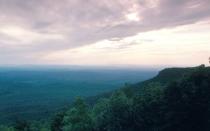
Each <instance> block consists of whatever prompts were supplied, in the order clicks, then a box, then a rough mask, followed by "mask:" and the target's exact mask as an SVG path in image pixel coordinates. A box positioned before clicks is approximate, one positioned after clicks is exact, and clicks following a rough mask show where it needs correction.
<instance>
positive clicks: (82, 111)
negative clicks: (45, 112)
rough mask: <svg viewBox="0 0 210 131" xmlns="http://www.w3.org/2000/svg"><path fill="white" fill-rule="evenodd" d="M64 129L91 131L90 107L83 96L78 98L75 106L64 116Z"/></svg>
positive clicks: (65, 130) (69, 130)
mask: <svg viewBox="0 0 210 131" xmlns="http://www.w3.org/2000/svg"><path fill="white" fill-rule="evenodd" d="M63 125H64V126H63V131H91V130H92V119H91V117H90V114H89V112H88V107H87V105H86V104H85V103H84V101H83V100H82V99H81V98H77V100H76V101H75V103H74V106H73V107H72V108H71V109H70V110H69V111H67V113H66V115H65V116H64V118H63Z"/></svg>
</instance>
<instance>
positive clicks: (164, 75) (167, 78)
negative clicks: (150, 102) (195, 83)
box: [86, 65, 210, 105]
mask: <svg viewBox="0 0 210 131" xmlns="http://www.w3.org/2000/svg"><path fill="white" fill-rule="evenodd" d="M202 67H204V70H205V71H206V72H210V67H205V65H200V66H196V67H186V68H181V67H180V68H177V67H175V68H165V69H163V70H161V71H160V72H159V73H158V74H157V75H156V76H155V77H153V78H151V79H148V80H145V81H142V82H138V83H135V84H129V85H124V87H122V88H130V89H131V90H132V91H133V92H135V93H136V94H138V93H140V92H141V91H142V90H143V89H144V87H147V86H148V85H149V84H151V83H158V84H160V85H162V86H167V85H168V84H169V83H170V82H173V81H178V80H181V79H182V78H183V77H185V76H189V75H190V74H192V73H193V72H194V71H195V70H197V69H198V68H202ZM113 92H114V91H111V92H106V93H102V94H99V95H96V96H93V97H88V98H87V99H86V101H87V102H88V103H89V104H90V105H92V104H94V103H95V102H96V101H97V100H98V99H99V98H103V97H104V98H107V97H110V96H111V95H112V93H113Z"/></svg>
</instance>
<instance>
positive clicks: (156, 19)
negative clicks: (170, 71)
mask: <svg viewBox="0 0 210 131" xmlns="http://www.w3.org/2000/svg"><path fill="white" fill-rule="evenodd" d="M208 57H210V0H0V65H25V64H33V65H37V64H38V65H39V64H41V65H97V66H104V65H109V66H112V65H122V66H196V65H200V64H206V65H208Z"/></svg>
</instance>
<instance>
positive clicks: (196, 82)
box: [0, 66, 210, 131]
mask: <svg viewBox="0 0 210 131" xmlns="http://www.w3.org/2000/svg"><path fill="white" fill-rule="evenodd" d="M177 73H178V74H179V75H177ZM172 74H174V76H172ZM166 76H167V78H166ZM170 78H171V79H170ZM166 79H167V80H166ZM169 79H170V80H169ZM209 94H210V68H209V67H204V66H199V67H195V68H185V69H179V68H173V69H166V70H163V71H161V72H160V73H159V75H158V76H157V77H155V78H153V79H151V80H148V81H145V82H142V83H138V84H134V85H128V84H126V85H125V86H124V87H123V88H121V89H119V90H116V91H114V92H113V93H110V95H107V96H106V97H102V98H100V99H98V100H97V102H95V104H93V105H88V104H87V103H88V101H85V100H83V99H81V98H79V97H78V98H77V99H76V100H75V102H74V104H72V105H71V107H69V108H68V109H67V110H65V111H61V112H58V113H57V114H56V115H55V117H53V118H52V119H51V120H48V121H43V122H42V121H37V122H27V121H18V122H16V123H15V124H14V125H11V126H1V127H0V130H2V131H209V130H210V95H209ZM102 96H103V95H102Z"/></svg>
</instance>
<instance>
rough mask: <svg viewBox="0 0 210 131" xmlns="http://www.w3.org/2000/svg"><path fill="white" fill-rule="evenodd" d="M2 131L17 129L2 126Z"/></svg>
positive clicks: (0, 126)
mask: <svg viewBox="0 0 210 131" xmlns="http://www.w3.org/2000/svg"><path fill="white" fill-rule="evenodd" d="M0 131H15V129H14V128H13V127H7V126H3V125H0Z"/></svg>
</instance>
